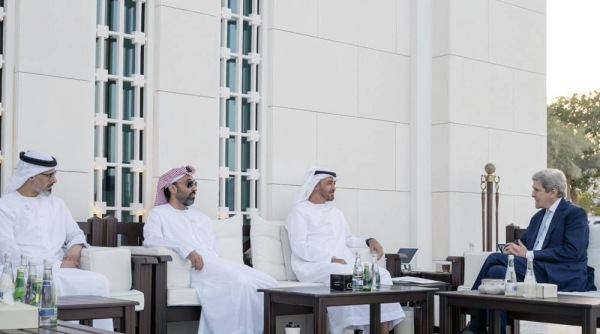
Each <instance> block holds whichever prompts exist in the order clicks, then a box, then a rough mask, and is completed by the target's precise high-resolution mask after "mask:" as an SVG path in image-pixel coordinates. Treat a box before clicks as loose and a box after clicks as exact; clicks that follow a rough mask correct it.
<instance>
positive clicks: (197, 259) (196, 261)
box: [187, 251, 204, 270]
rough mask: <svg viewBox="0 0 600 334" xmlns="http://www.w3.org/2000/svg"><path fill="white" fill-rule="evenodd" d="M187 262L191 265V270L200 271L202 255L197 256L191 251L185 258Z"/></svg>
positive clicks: (202, 261) (202, 263) (202, 262)
mask: <svg viewBox="0 0 600 334" xmlns="http://www.w3.org/2000/svg"><path fill="white" fill-rule="evenodd" d="M187 259H188V260H190V262H191V263H192V268H194V269H196V270H201V269H202V267H204V260H203V259H202V255H200V254H198V252H196V251H192V252H191V253H190V255H188V257H187Z"/></svg>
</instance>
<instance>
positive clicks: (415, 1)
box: [410, 0, 433, 270]
mask: <svg viewBox="0 0 600 334" xmlns="http://www.w3.org/2000/svg"><path fill="white" fill-rule="evenodd" d="M432 11H433V6H432V0H412V1H411V15H410V17H411V32H410V33H411V45H410V49H411V63H410V68H411V85H410V87H411V88H410V90H411V91H410V100H411V105H410V175H411V177H410V210H411V211H410V240H411V241H412V243H413V246H416V247H418V248H419V249H420V251H419V255H418V267H419V268H420V269H422V270H430V269H431V267H432V259H433V257H432V229H431V209H432V205H431V99H432V42H433V41H432V22H433V21H432Z"/></svg>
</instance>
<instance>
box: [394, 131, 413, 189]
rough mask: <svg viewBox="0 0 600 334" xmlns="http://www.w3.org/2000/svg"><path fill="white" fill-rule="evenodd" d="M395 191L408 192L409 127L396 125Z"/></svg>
mask: <svg viewBox="0 0 600 334" xmlns="http://www.w3.org/2000/svg"><path fill="white" fill-rule="evenodd" d="M395 190H396V191H410V125H407V124H396V189H395Z"/></svg>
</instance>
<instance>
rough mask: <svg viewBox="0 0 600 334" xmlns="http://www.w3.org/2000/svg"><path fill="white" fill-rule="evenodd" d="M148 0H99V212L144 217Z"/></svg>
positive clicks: (126, 217) (131, 218) (96, 175)
mask: <svg viewBox="0 0 600 334" xmlns="http://www.w3.org/2000/svg"><path fill="white" fill-rule="evenodd" d="M145 13H146V1H145V0H97V15H96V23H97V28H96V99H95V103H96V107H95V126H94V128H95V141H94V146H95V147H94V157H95V159H94V214H95V215H111V216H115V217H117V219H119V221H121V222H132V221H139V220H141V215H142V214H143V213H144V209H143V204H142V194H143V187H144V184H143V182H142V180H143V178H142V173H143V172H144V170H145V164H144V159H145V157H144V156H143V153H144V149H143V148H144V142H143V138H144V129H145V126H146V122H145V111H144V87H145V86H146V81H145V77H144V63H145V61H144V59H145V52H144V44H145V42H146V34H145V25H144V23H145V21H146V20H145Z"/></svg>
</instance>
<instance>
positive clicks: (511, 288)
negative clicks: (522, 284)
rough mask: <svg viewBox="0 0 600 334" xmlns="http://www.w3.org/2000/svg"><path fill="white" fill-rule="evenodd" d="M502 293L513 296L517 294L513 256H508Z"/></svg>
mask: <svg viewBox="0 0 600 334" xmlns="http://www.w3.org/2000/svg"><path fill="white" fill-rule="evenodd" d="M504 295H505V296H509V297H514V296H516V295H517V274H516V272H515V256H514V255H512V254H511V255H509V256H508V266H507V267H506V276H504Z"/></svg>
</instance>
